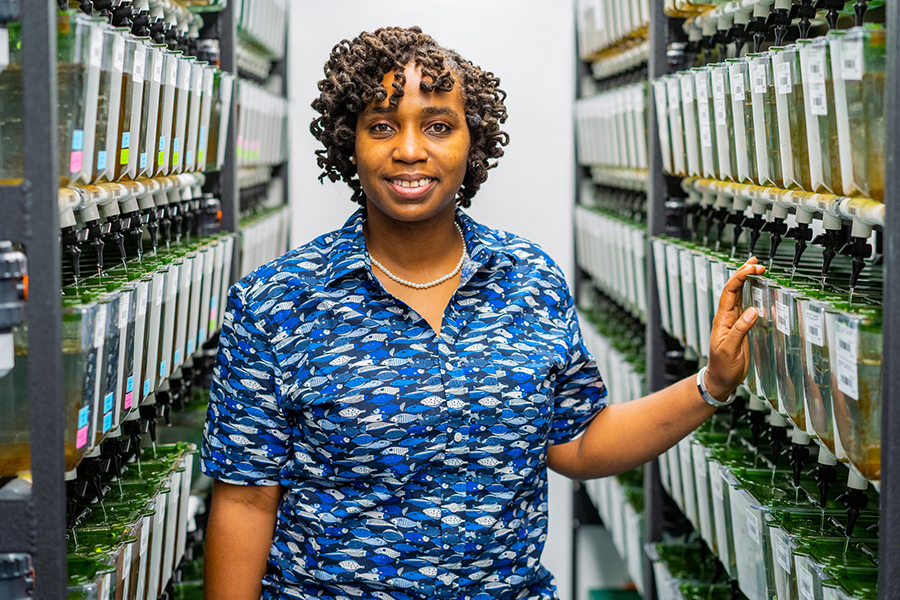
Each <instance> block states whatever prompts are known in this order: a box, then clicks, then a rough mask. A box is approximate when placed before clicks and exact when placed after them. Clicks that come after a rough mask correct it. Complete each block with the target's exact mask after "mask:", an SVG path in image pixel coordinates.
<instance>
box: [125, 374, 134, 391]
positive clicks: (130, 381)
mask: <svg viewBox="0 0 900 600" xmlns="http://www.w3.org/2000/svg"><path fill="white" fill-rule="evenodd" d="M133 390H134V376H131V377H129V378H128V383H126V384H125V393H126V394H129V393H131V392H132V391H133Z"/></svg>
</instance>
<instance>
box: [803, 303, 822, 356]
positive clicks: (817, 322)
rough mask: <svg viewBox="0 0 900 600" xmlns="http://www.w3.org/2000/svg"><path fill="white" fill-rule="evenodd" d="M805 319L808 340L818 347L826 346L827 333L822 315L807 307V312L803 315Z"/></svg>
mask: <svg viewBox="0 0 900 600" xmlns="http://www.w3.org/2000/svg"><path fill="white" fill-rule="evenodd" d="M803 317H804V318H803V323H804V327H805V329H806V340H807V341H808V342H810V343H811V344H815V345H816V346H819V347H822V346H824V345H825V335H824V333H825V332H824V331H823V327H822V325H823V323H822V321H823V319H822V313H820V312H819V311H817V310H813V309H811V308H810V307H809V306H807V307H806V312H804V313H803Z"/></svg>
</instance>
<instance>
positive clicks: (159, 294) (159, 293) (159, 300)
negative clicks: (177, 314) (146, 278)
mask: <svg viewBox="0 0 900 600" xmlns="http://www.w3.org/2000/svg"><path fill="white" fill-rule="evenodd" d="M164 291H165V285H164V284H163V283H160V284H159V285H157V286H156V306H159V305H160V304H162V299H163V292H164Z"/></svg>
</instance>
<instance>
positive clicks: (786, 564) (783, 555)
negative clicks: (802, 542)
mask: <svg viewBox="0 0 900 600" xmlns="http://www.w3.org/2000/svg"><path fill="white" fill-rule="evenodd" d="M772 537H776V538H777V539H778V541H777V542H776V544H775V560H777V561H778V564H779V565H781V568H782V569H784V570H785V572H787V574H788V575H790V574H791V547H790V545H789V544H788V541H787V536H786V535H779V536H775V535H774V534H773V536H772Z"/></svg>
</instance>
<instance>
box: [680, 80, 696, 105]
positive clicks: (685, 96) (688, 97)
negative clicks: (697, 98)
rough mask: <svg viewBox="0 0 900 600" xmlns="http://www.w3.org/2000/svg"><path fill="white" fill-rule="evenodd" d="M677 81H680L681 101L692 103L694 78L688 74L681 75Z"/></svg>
mask: <svg viewBox="0 0 900 600" xmlns="http://www.w3.org/2000/svg"><path fill="white" fill-rule="evenodd" d="M679 79H680V81H681V101H682V102H684V103H685V104H690V103H691V102H693V101H694V82H693V79H694V78H693V77H691V75H690V74H688V75H682V76H681V77H680V78H679Z"/></svg>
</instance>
